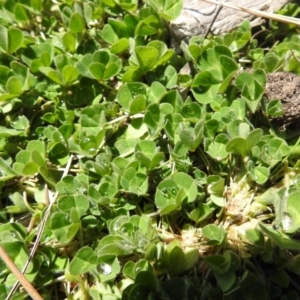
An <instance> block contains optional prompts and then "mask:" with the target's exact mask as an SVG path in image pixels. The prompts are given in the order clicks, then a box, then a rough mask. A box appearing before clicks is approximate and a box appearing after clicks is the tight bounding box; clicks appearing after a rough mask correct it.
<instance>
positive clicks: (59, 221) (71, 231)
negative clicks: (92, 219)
mask: <svg viewBox="0 0 300 300" xmlns="http://www.w3.org/2000/svg"><path fill="white" fill-rule="evenodd" d="M79 227H80V225H79V224H78V223H71V221H70V217H69V215H68V214H65V213H62V212H56V213H54V214H52V216H51V230H52V232H53V234H54V235H55V237H56V238H57V240H58V241H59V242H60V243H63V244H66V243H69V242H70V241H72V240H73V239H74V237H75V236H76V234H77V231H78V229H79Z"/></svg>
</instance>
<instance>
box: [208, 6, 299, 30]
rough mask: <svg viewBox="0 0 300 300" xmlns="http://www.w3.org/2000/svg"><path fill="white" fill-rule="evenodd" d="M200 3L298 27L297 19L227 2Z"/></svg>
mask: <svg viewBox="0 0 300 300" xmlns="http://www.w3.org/2000/svg"><path fill="white" fill-rule="evenodd" d="M202 1H204V2H207V3H211V4H215V5H223V6H224V7H228V8H232V9H235V10H240V11H243V12H246V13H248V14H252V15H255V16H257V17H261V18H266V19H270V20H274V21H278V22H283V23H288V24H294V25H296V26H300V20H299V19H297V18H293V17H288V16H281V15H278V14H274V13H269V12H264V11H260V10H256V9H250V8H246V7H243V6H238V5H235V4H231V3H227V2H220V1H215V0H202Z"/></svg>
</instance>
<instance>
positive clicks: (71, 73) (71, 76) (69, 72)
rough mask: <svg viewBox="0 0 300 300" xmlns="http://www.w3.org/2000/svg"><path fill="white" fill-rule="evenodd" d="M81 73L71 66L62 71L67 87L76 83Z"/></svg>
mask: <svg viewBox="0 0 300 300" xmlns="http://www.w3.org/2000/svg"><path fill="white" fill-rule="evenodd" d="M78 75H79V73H78V71H77V69H76V68H75V67H73V66H71V65H67V66H64V68H63V70H62V78H63V81H64V83H65V84H66V85H68V84H70V83H72V82H73V81H75V80H76V79H77V77H78Z"/></svg>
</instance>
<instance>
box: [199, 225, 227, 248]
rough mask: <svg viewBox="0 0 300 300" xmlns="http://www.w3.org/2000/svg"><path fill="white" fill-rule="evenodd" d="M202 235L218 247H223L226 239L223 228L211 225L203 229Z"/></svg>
mask: <svg viewBox="0 0 300 300" xmlns="http://www.w3.org/2000/svg"><path fill="white" fill-rule="evenodd" d="M202 234H203V236H204V237H205V238H207V239H208V240H209V241H212V242H217V243H218V245H221V244H222V243H223V242H224V240H225V237H226V233H225V230H224V228H223V227H218V226H217V225H214V224H209V225H206V226H205V227H203V229H202Z"/></svg>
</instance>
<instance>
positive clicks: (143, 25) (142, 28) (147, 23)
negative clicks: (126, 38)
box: [135, 15, 160, 36]
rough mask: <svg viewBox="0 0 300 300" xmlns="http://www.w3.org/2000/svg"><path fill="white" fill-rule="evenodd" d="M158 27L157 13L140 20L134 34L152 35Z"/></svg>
mask: <svg viewBox="0 0 300 300" xmlns="http://www.w3.org/2000/svg"><path fill="white" fill-rule="evenodd" d="M159 29H160V20H159V18H158V16H157V15H151V16H149V17H147V18H145V19H144V20H141V21H140V22H139V23H138V25H137V27H136V30H135V34H136V35H141V36H148V35H153V34H155V33H157V32H158V30H159Z"/></svg>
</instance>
